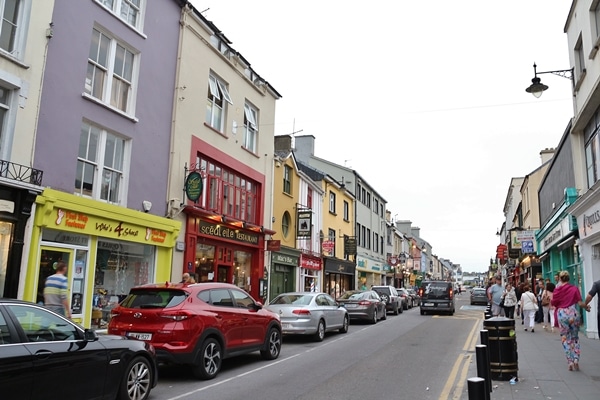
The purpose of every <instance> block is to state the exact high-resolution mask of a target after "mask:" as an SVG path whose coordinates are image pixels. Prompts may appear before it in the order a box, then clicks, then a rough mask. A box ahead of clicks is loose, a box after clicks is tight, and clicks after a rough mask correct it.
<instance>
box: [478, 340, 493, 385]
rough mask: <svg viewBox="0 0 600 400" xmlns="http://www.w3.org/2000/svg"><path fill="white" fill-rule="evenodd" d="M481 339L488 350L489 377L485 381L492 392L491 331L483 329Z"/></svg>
mask: <svg viewBox="0 0 600 400" xmlns="http://www.w3.org/2000/svg"><path fill="white" fill-rule="evenodd" d="M479 338H480V341H481V344H483V345H485V350H486V356H487V360H488V362H487V363H486V364H487V375H486V376H485V380H486V382H487V388H488V389H489V390H490V392H491V391H492V373H491V371H490V363H489V360H490V336H489V331H488V330H487V329H482V330H480V331H479Z"/></svg>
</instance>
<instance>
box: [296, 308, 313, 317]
mask: <svg viewBox="0 0 600 400" xmlns="http://www.w3.org/2000/svg"><path fill="white" fill-rule="evenodd" d="M292 314H296V315H310V311H308V310H305V309H302V308H300V309H297V310H294V311H292Z"/></svg>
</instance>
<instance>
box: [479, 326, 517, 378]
mask: <svg viewBox="0 0 600 400" xmlns="http://www.w3.org/2000/svg"><path fill="white" fill-rule="evenodd" d="M483 329H486V330H487V331H488V341H489V346H488V348H489V353H490V359H489V362H490V377H491V378H492V379H493V380H499V381H508V380H510V379H512V378H513V377H516V376H518V375H517V372H518V370H519V363H518V354H517V341H516V333H515V320H514V319H510V318H505V317H493V318H488V319H486V320H484V321H483Z"/></svg>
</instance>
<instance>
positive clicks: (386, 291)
mask: <svg viewBox="0 0 600 400" xmlns="http://www.w3.org/2000/svg"><path fill="white" fill-rule="evenodd" d="M373 290H374V291H376V292H377V293H379V294H390V289H389V288H373Z"/></svg>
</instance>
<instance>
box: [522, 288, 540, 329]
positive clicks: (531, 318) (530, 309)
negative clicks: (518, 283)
mask: <svg viewBox="0 0 600 400" xmlns="http://www.w3.org/2000/svg"><path fill="white" fill-rule="evenodd" d="M537 309H538V305H537V299H536V298H535V295H534V294H533V292H532V291H531V286H529V283H526V284H525V285H524V286H523V294H522V295H521V313H523V319H524V321H525V331H527V329H531V332H535V329H534V328H535V314H536V312H537Z"/></svg>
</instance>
